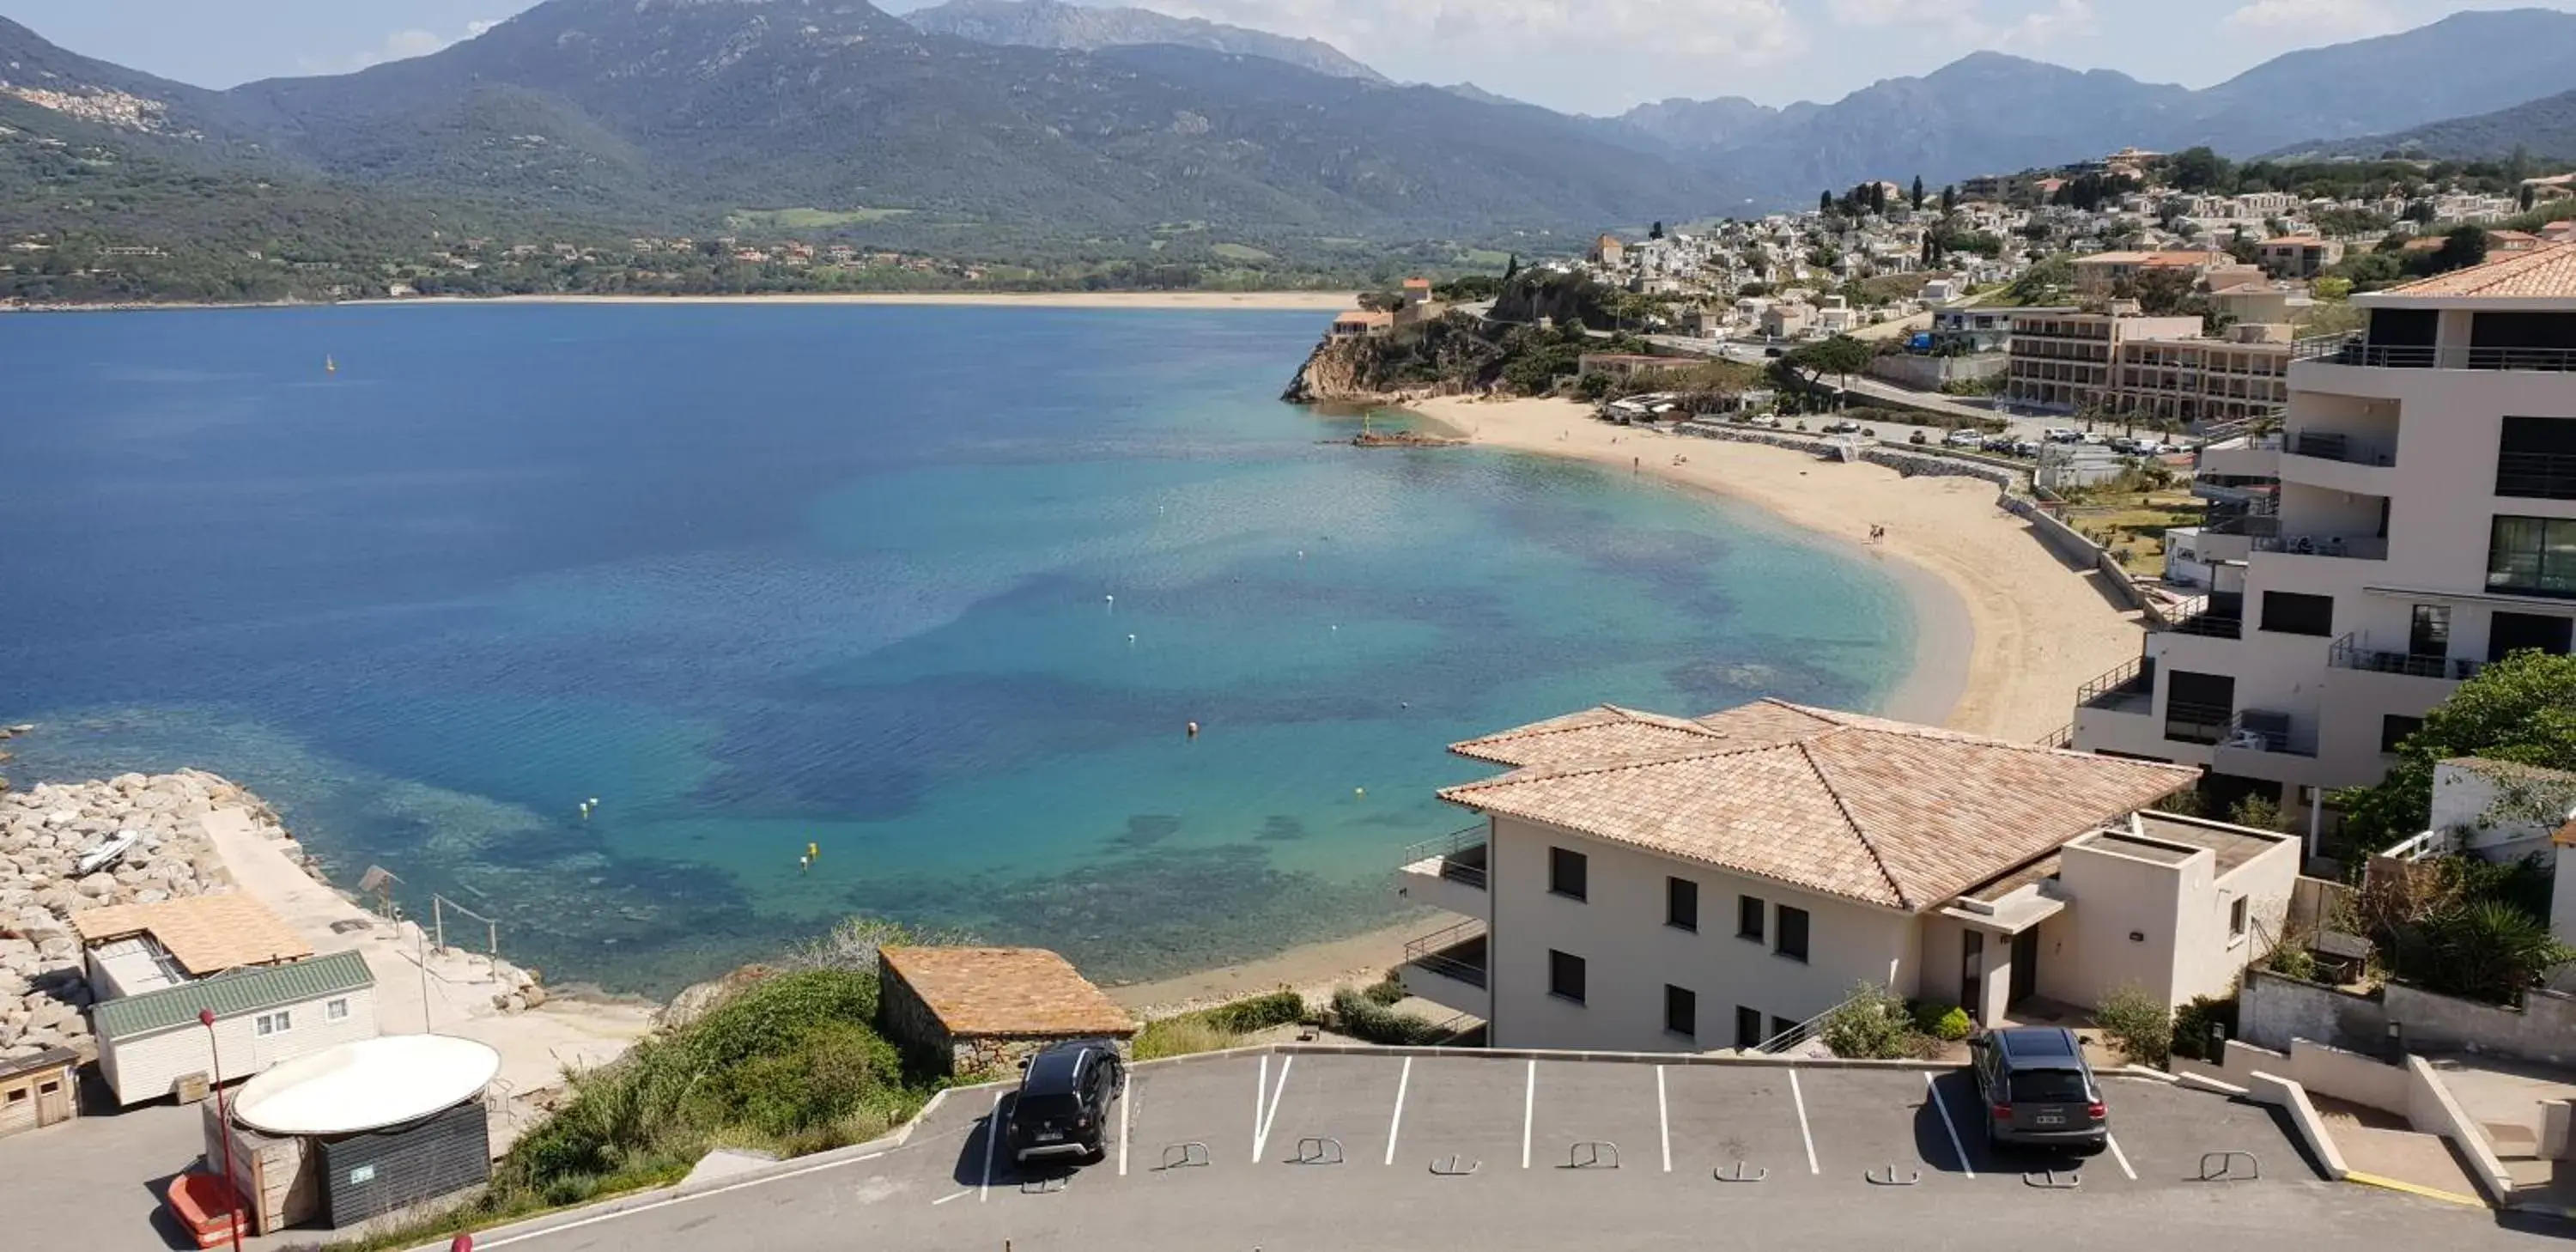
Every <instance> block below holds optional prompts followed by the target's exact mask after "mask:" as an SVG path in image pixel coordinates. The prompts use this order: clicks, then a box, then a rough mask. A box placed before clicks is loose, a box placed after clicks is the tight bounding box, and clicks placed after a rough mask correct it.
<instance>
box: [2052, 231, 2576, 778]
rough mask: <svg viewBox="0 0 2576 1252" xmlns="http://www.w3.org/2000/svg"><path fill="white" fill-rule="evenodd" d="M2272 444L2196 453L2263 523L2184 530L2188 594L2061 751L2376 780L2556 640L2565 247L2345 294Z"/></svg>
mask: <svg viewBox="0 0 2576 1252" xmlns="http://www.w3.org/2000/svg"><path fill="white" fill-rule="evenodd" d="M2354 302H2355V303H2356V304H2358V305H2360V306H2362V307H2363V308H2365V309H2367V310H2368V311H2369V316H2370V324H2369V328H2368V330H2367V331H2366V332H2365V333H2364V334H2361V335H2358V336H2355V337H2353V338H2352V339H2350V340H2348V341H2343V342H2327V343H2322V344H2319V343H2306V344H2302V345H2300V352H2299V356H2300V359H2299V360H2297V361H2295V362H2294V363H2293V364H2292V366H2291V368H2290V380H2289V385H2290V399H2289V404H2288V407H2287V410H2286V413H2285V416H2284V419H2283V428H2282V430H2281V431H2280V432H2279V433H2278V434H2277V435H2268V436H2263V437H2260V438H2250V439H2240V440H2235V441H2231V442H2229V443H2226V444H2219V445H2213V446H2211V447H2209V448H2206V449H2204V450H2203V452H2202V455H2201V463H2200V469H2201V472H2202V473H2203V474H2204V475H2210V476H2214V477H2217V478H2219V479H2222V480H2225V481H2230V482H2237V483H2245V482H2258V481H2265V480H2270V481H2276V482H2277V483H2278V492H2277V496H2276V499H2277V502H2278V503H2277V506H2276V509H2277V511H2276V512H2271V513H2260V512H2257V513H2250V514H2248V515H2246V516H2243V517H2240V518H2237V519H2234V520H2233V521H2231V522H2229V523H2227V524H2224V525H2220V526H2213V527H2210V528H2205V529H2204V530H2203V531H2201V532H2200V533H2199V534H2197V535H2196V536H2195V548H2196V551H2197V554H2198V557H2199V559H2200V560H2201V562H2202V563H2204V564H2206V565H2209V566H2210V567H2211V574H2212V582H2211V594H2210V595H2209V597H2208V598H2207V600H2206V602H2205V603H2203V604H2202V605H2200V606H2199V608H2198V611H2197V612H2194V613H2192V614H2190V615H2188V616H2186V617H2184V618H2183V619H2182V620H2181V621H2180V623H2179V625H2178V626H2177V628H2175V629H2172V630H2167V631H2160V632H2158V633H2155V634H2151V635H2149V636H2148V637H2147V641H2146V646H2145V649H2144V654H2143V656H2142V657H2141V658H2140V659H2139V660H2138V661H2136V662H2134V663H2132V664H2130V665H2128V666H2125V667H2123V668H2122V669H2120V670H2117V671H2114V672H2113V673H2110V674H2106V675H2104V676H2103V677H2102V678H2100V679H2098V680H2096V681H2095V682H2093V683H2091V684H2089V685H2087V686H2086V687H2085V688H2084V689H2083V690H2082V691H2081V692H2079V693H2078V696H2077V706H2078V707H2077V708H2076V711H2075V731H2074V734H2075V738H2074V743H2075V746H2076V747H2077V748H2079V749H2083V750H2086V751H2094V752H2102V753H2108V754H2112V755H2118V756H2127V757H2136V758H2143V759H2148V760H2160V761H2173V762H2179V763H2184V764H2189V765H2196V766H2204V767H2207V768H2208V769H2209V770H2211V771H2212V772H2213V773H2215V774H2218V775H2222V776H2226V777H2227V778H2229V779H2231V780H2235V781H2234V782H2233V783H2231V786H2250V787H2253V788H2259V789H2262V790H2266V791H2271V792H2274V793H2276V794H2278V795H2279V796H2280V798H2281V803H2282V804H2283V806H2284V807H2285V808H2291V807H2294V806H2298V805H2302V804H2305V803H2307V802H2308V801H2310V800H2311V799H2312V798H2313V797H2314V795H2315V789H2317V788H2326V789H2333V788H2340V787H2350V786H2358V785H2366V784H2369V783H2373V782H2376V781H2378V780H2379V777H2380V775H2381V774H2382V772H2383V771H2384V770H2385V768H2386V765H2387V762H2388V760H2389V755H2390V753H2392V752H2393V751H2394V750H2395V748H2396V746H2397V744H2398V743H2399V742H2400V741H2402V740H2403V739H2405V737H2406V736H2407V735H2409V734H2411V733H2412V732H2413V731H2414V729H2415V727H2416V726H2417V725H2419V724H2420V722H2421V719H2422V718H2423V716H2424V714H2425V712H2426V711H2427V710H2429V709H2431V708H2432V707H2433V706H2434V705H2436V704H2439V703H2440V702H2441V701H2442V700H2443V699H2444V698H2445V697H2447V696H2449V695H2450V693H2451V691H2452V690H2453V689H2454V688H2456V687H2457V686H2458V685H2459V683H2460V682H2461V681H2462V680H2464V679H2466V678H2467V677H2469V676H2470V675H2472V674H2474V673H2476V671H2477V669H2478V668H2479V667H2480V666H2481V665H2485V664H2487V663H2490V662H2493V661H2495V660H2497V659H2500V658H2502V657H2504V656H2505V655H2506V654H2508V653H2511V652H2514V651H2516V650H2520V649H2526V648H2536V649H2539V650H2542V651H2545V652H2552V653H2558V654H2565V653H2567V652H2569V651H2570V648H2571V630H2576V245H2554V246H2551V247H2547V248H2542V249H2538V250H2535V251H2531V252H2523V253H2517V254H2514V255H2512V256H2509V257H2505V258H2503V259H2500V260H2496V261H2493V262H2490V263H2488V264H2485V265H2481V266H2477V267H2474V268H2471V269H2466V270H2461V271H2457V272H2455V273H2451V274H2445V275H2441V276H2438V277H2435V278H2431V279H2427V280H2424V281H2422V282H2418V283H2413V284H2410V285H2407V286H2404V287H2398V288H2395V289H2392V290H2389V291H2383V292H2377V293H2373V294H2369V295H2362V296H2356V297H2354Z"/></svg>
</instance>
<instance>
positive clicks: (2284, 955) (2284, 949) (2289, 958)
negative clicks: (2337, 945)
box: [2263, 941, 2317, 982]
mask: <svg viewBox="0 0 2576 1252" xmlns="http://www.w3.org/2000/svg"><path fill="white" fill-rule="evenodd" d="M2263 968H2265V969H2268V970H2270V971H2272V972H2273V973H2275V974H2279V975H2281V976H2282V977H2284V978H2296V979H2298V980H2299V981H2301V982H2315V981H2316V980H2317V954H2316V953H2314V952H2311V951H2309V950H2308V946H2307V945H2306V944H2304V943H2290V942H2287V941H2284V942H2282V943H2281V944H2280V946H2278V947H2275V948H2273V949H2272V955H2270V956H2268V957H2265V958H2263Z"/></svg>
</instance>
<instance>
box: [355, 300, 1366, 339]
mask: <svg viewBox="0 0 2576 1252" xmlns="http://www.w3.org/2000/svg"><path fill="white" fill-rule="evenodd" d="M1354 298H1355V297H1354V296H1353V295H1352V294H1351V293H1350V292H1347V291H867V292H847V293H833V294H813V295H774V296H490V297H482V298H476V299H462V300H445V299H441V300H389V301H375V302H373V303H384V304H947V305H985V306H993V307H1002V308H1023V309H1197V310H1217V309H1241V310H1247V311H1253V312H1273V313H1279V312H1286V313H1339V312H1342V311H1343V310H1345V309H1348V308H1350V307H1351V302H1352V301H1353V299H1354ZM1316 333H1317V334H1321V333H1323V328H1322V327H1320V326H1319V327H1317V328H1316Z"/></svg>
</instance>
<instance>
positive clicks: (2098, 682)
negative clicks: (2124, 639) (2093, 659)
mask: <svg viewBox="0 0 2576 1252" xmlns="http://www.w3.org/2000/svg"><path fill="white" fill-rule="evenodd" d="M2155 704H2156V663H2155V662H2154V661H2153V660H2151V659H2149V658H2146V657H2140V658H2138V659H2137V660H2134V661H2131V662H2129V663H2128V664H2126V665H2123V666H2121V667H2120V668H2118V669H2115V670H2112V671H2111V672H2110V673H2107V674H2104V675H2102V676H2101V677H2099V678H2096V679H2094V680H2093V681H2091V682H2089V683H2086V684H2084V685H2083V686H2082V687H2079V688H2077V689H2076V691H2075V707H2077V708H2079V709H2106V710H2109V711H2111V712H2115V713H2144V712H2147V711H2149V710H2151V709H2153V708H2154V707H2155Z"/></svg>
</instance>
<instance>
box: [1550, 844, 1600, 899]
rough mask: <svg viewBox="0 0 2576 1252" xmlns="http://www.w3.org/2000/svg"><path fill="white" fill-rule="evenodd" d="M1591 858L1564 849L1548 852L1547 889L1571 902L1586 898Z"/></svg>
mask: <svg viewBox="0 0 2576 1252" xmlns="http://www.w3.org/2000/svg"><path fill="white" fill-rule="evenodd" d="M1591 868H1592V865H1591V858H1590V857H1587V856H1585V855H1583V854H1582V853H1580V852H1569V851H1567V850H1565V849H1563V848H1549V849H1548V850H1547V889H1548V890H1549V891H1550V892H1552V893H1554V894H1556V895H1561V896H1564V897H1565V898H1566V899H1569V900H1580V899H1583V898H1585V894H1586V888H1585V884H1586V880H1587V879H1589V878H1590V876H1591Z"/></svg>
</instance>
